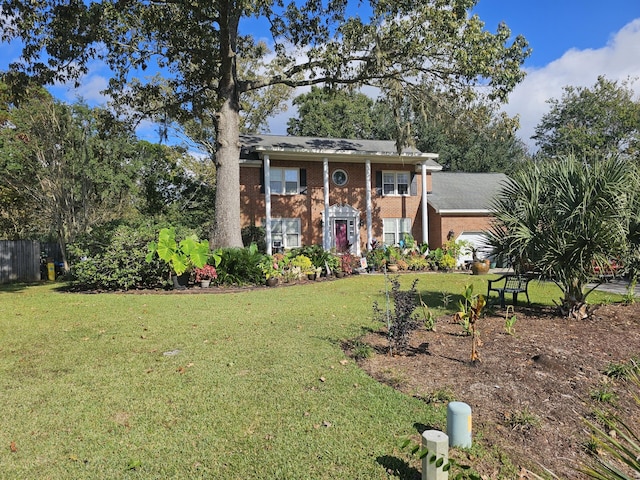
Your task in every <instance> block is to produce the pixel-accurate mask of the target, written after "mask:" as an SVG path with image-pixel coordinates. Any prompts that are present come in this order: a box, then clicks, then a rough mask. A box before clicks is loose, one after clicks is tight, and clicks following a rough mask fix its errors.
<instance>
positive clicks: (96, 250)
mask: <svg viewBox="0 0 640 480" xmlns="http://www.w3.org/2000/svg"><path fill="white" fill-rule="evenodd" d="M156 232H157V228H156V227H155V226H142V227H138V228H134V227H130V226H126V225H121V226H119V227H117V228H116V229H115V230H114V231H113V232H112V234H111V236H110V237H107V239H106V240H107V243H106V245H103V246H99V244H98V243H97V242H96V239H95V238H94V237H87V238H85V239H83V240H82V241H80V242H77V243H75V244H72V245H69V247H68V249H69V253H70V258H71V273H72V279H73V281H74V283H75V285H76V286H77V287H80V288H82V289H104V290H130V289H132V288H157V287H163V286H165V285H167V276H166V275H165V273H166V266H165V264H164V262H160V261H159V259H158V258H156V259H154V261H152V262H151V263H147V262H145V256H146V254H147V244H148V243H149V242H150V241H151V240H153V239H154V238H155V236H156Z"/></svg>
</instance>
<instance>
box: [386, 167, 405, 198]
mask: <svg viewBox="0 0 640 480" xmlns="http://www.w3.org/2000/svg"><path fill="white" fill-rule="evenodd" d="M410 177H411V175H410V174H409V172H382V193H383V195H409V183H410V182H411V178H410Z"/></svg>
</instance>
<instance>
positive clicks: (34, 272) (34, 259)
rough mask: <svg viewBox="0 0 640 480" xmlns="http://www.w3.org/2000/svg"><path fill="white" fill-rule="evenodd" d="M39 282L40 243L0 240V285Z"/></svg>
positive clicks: (34, 241)
mask: <svg viewBox="0 0 640 480" xmlns="http://www.w3.org/2000/svg"><path fill="white" fill-rule="evenodd" d="M38 281H40V242H38V241H36V240H0V283H10V282H38Z"/></svg>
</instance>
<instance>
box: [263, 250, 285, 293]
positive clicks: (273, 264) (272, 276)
mask: <svg viewBox="0 0 640 480" xmlns="http://www.w3.org/2000/svg"><path fill="white" fill-rule="evenodd" d="M258 267H260V270H262V274H263V275H264V278H265V283H266V285H267V286H269V287H274V286H276V285H277V284H278V279H279V278H280V277H281V276H282V271H281V269H280V265H279V264H278V259H276V258H274V257H272V256H270V255H265V256H264V257H262V260H261V261H260V263H259V264H258Z"/></svg>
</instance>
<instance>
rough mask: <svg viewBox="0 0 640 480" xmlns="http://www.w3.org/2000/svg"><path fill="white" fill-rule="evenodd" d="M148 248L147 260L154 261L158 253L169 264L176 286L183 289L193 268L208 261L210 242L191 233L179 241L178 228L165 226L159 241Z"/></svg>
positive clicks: (160, 233)
mask: <svg viewBox="0 0 640 480" xmlns="http://www.w3.org/2000/svg"><path fill="white" fill-rule="evenodd" d="M147 250H148V253H147V256H146V260H147V262H149V263H150V262H152V261H153V257H154V255H156V254H157V255H158V257H159V258H160V259H161V260H163V261H165V262H166V263H167V265H168V266H169V269H170V270H171V271H170V275H171V278H172V280H173V286H174V288H176V289H179V290H182V289H184V288H186V285H187V282H188V280H189V274H190V272H191V269H193V268H195V267H198V268H202V267H203V266H204V265H205V264H206V263H207V260H208V257H209V242H208V241H207V240H202V241H199V240H198V237H196V236H195V235H191V236H189V237H187V238H185V239H183V240H181V241H180V242H179V243H178V242H177V241H176V229H175V228H174V227H171V228H163V229H162V230H160V232H159V233H158V241H157V242H151V243H149V244H148V245H147Z"/></svg>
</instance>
